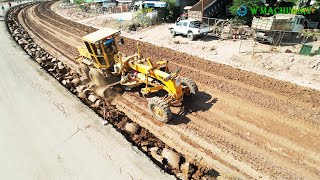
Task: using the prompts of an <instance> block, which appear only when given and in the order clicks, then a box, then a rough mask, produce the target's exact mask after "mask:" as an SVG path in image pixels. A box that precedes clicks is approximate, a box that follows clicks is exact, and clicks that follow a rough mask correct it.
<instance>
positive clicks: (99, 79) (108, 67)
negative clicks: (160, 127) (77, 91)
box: [76, 28, 198, 122]
mask: <svg viewBox="0 0 320 180" xmlns="http://www.w3.org/2000/svg"><path fill="white" fill-rule="evenodd" d="M119 34H120V32H119V31H115V30H112V29H108V28H103V29H100V30H98V31H96V32H94V33H91V34H88V35H86V36H84V37H83V38H82V39H83V41H84V45H83V46H81V47H78V50H79V53H80V55H79V56H78V57H77V58H76V59H77V61H78V62H79V71H80V74H81V76H82V79H90V81H91V83H93V84H94V85H95V86H96V87H101V88H103V89H107V88H109V87H110V86H113V85H115V84H121V85H122V87H124V88H125V89H131V88H133V87H137V86H140V87H142V88H141V92H142V94H143V95H150V94H152V95H155V94H156V93H157V92H159V91H162V92H166V95H164V96H162V97H152V98H150V99H149V100H148V108H149V110H150V112H151V113H152V115H154V116H155V117H156V118H157V119H158V120H160V121H162V122H167V121H169V120H170V119H171V117H172V112H171V110H170V106H178V105H181V102H182V100H183V97H184V96H190V95H193V94H196V93H197V91H198V87H197V85H196V83H194V82H193V81H192V80H191V79H188V78H185V77H180V76H179V75H178V74H179V72H180V69H177V70H175V71H172V72H171V71H170V70H169V67H168V61H166V60H160V61H158V62H156V63H155V62H152V61H151V59H150V58H142V55H141V48H140V46H139V44H138V43H137V53H136V54H134V55H131V56H125V55H123V54H122V53H121V52H119V51H118V48H117V44H118V43H117V42H116V40H117V39H118V38H117V36H119ZM120 43H121V44H123V43H124V42H123V39H120ZM111 79H112V80H111ZM115 79H116V80H115ZM104 87H106V88H104ZM98 95H99V96H103V95H105V93H100V94H98Z"/></svg>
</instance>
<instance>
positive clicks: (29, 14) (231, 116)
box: [19, 2, 320, 179]
mask: <svg viewBox="0 0 320 180" xmlns="http://www.w3.org/2000/svg"><path fill="white" fill-rule="evenodd" d="M51 5H52V2H46V3H41V4H39V5H34V6H30V7H27V8H25V9H24V10H22V11H21V12H20V14H19V20H20V22H23V23H22V24H23V26H24V27H25V28H26V29H27V30H28V31H29V32H30V33H31V34H32V35H33V36H34V38H35V40H36V41H37V42H39V43H40V44H41V46H42V48H44V49H45V50H47V51H48V52H50V53H51V54H54V55H60V57H64V62H66V63H68V64H71V65H73V66H76V62H74V60H73V58H71V56H74V55H76V54H77V49H76V45H78V44H80V43H81V42H80V37H82V36H84V35H86V34H87V33H90V32H93V31H95V30H96V29H95V28H93V27H88V26H85V25H82V24H78V23H76V22H73V21H70V20H67V19H65V18H63V17H61V16H59V15H57V14H56V13H54V12H53V11H52V10H51V9H50V6H51ZM71 32H72V34H71ZM125 42H126V44H125V45H124V46H120V50H121V51H122V52H123V53H125V54H128V55H129V54H133V53H134V52H135V51H136V43H137V41H136V40H134V39H130V38H125ZM140 44H142V50H143V52H142V53H143V54H144V57H151V58H152V59H154V60H155V59H167V60H170V63H171V66H170V68H171V69H175V68H177V67H182V69H183V70H182V73H181V75H182V76H186V77H189V78H191V79H193V80H194V81H196V82H197V84H198V86H199V88H200V92H199V94H198V95H197V96H196V97H195V98H194V99H192V100H188V101H186V102H185V103H184V107H183V108H182V109H175V108H174V109H173V111H174V112H176V113H175V114H174V117H173V120H172V121H170V122H169V123H168V124H162V123H159V122H158V121H156V120H155V119H154V118H152V117H151V116H150V115H149V113H148V112H147V111H146V110H145V109H146V101H145V100H144V99H143V98H142V97H139V95H138V93H135V92H126V93H124V94H123V95H121V96H118V97H117V98H116V99H115V100H114V101H113V103H114V104H115V105H116V107H117V108H118V109H119V110H121V111H123V112H125V113H126V115H127V116H128V117H129V118H130V119H132V121H134V122H136V123H137V124H139V125H140V126H142V127H144V128H146V129H147V130H148V131H150V132H151V133H152V134H153V135H155V137H157V138H159V139H160V140H161V141H162V142H164V143H165V144H166V145H168V146H170V147H171V148H173V149H175V150H176V151H177V152H179V153H181V154H183V155H185V157H186V158H187V159H189V160H190V161H191V162H192V163H194V164H198V165H201V166H202V167H203V166H204V167H207V169H211V168H212V169H215V170H217V171H218V172H219V173H220V175H221V176H223V177H224V178H227V177H235V176H236V177H242V178H254V179H258V178H259V179H260V178H263V179H266V178H272V179H279V178H286V179H297V178H301V179H317V177H319V176H320V168H319V167H320V166H319V165H320V159H319V157H320V154H319V149H320V144H319V142H318V139H319V137H320V133H319V131H318V129H319V126H320V121H319V120H320V113H319V112H320V106H319V105H320V92H319V91H317V90H314V89H309V88H305V87H301V86H297V85H295V84H291V83H288V82H284V81H280V80H276V79H272V78H269V77H266V76H263V75H259V74H255V73H251V72H247V71H243V70H241V69H237V68H234V67H231V66H227V65H223V64H218V63H215V62H211V61H207V60H204V59H201V58H199V57H196V56H192V55H189V54H186V53H182V52H177V51H173V50H171V49H168V48H165V47H159V46H155V45H153V44H150V43H146V42H140Z"/></svg>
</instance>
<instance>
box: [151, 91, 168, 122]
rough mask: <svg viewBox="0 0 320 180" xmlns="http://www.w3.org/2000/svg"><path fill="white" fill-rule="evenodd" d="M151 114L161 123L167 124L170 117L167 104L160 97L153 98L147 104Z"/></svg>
mask: <svg viewBox="0 0 320 180" xmlns="http://www.w3.org/2000/svg"><path fill="white" fill-rule="evenodd" d="M148 108H149V111H150V112H151V114H152V115H153V116H154V117H155V118H156V119H158V120H159V121H161V122H164V123H166V122H168V121H169V120H170V119H171V117H172V112H171V110H170V107H169V104H168V103H167V102H166V101H164V100H162V99H161V98H160V97H153V98H151V99H150V101H149V103H148Z"/></svg>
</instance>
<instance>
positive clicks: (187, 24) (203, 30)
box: [169, 19, 210, 41]
mask: <svg viewBox="0 0 320 180" xmlns="http://www.w3.org/2000/svg"><path fill="white" fill-rule="evenodd" d="M169 30H170V33H171V34H172V36H176V35H178V34H182V35H186V36H187V37H188V39H190V40H191V41H192V40H194V39H195V37H203V36H205V35H207V34H208V33H209V32H210V28H209V25H207V24H204V23H202V22H201V21H198V20H190V19H185V20H180V21H178V22H176V23H175V24H173V25H171V26H169Z"/></svg>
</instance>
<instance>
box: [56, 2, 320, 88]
mask: <svg viewBox="0 0 320 180" xmlns="http://www.w3.org/2000/svg"><path fill="white" fill-rule="evenodd" d="M52 8H53V10H54V11H55V12H57V13H58V14H60V15H62V16H64V17H67V18H68V17H69V19H72V20H74V21H77V22H79V23H83V24H86V25H91V26H94V27H97V28H102V27H109V28H113V29H121V26H122V24H123V23H125V22H127V21H130V17H131V18H132V13H130V12H129V13H113V14H106V15H98V16H91V17H90V15H83V16H78V15H75V13H74V12H77V7H75V6H72V7H68V8H61V7H60V6H59V3H55V5H54V6H53V7H52ZM119 20H121V21H119ZM169 25H170V24H166V23H164V24H161V25H157V26H153V27H148V28H145V29H143V30H140V31H136V32H132V31H131V32H128V31H127V32H123V33H122V35H123V36H125V37H129V38H132V39H137V40H140V41H143V42H148V43H151V44H154V45H157V46H162V47H166V48H169V49H173V50H176V51H180V52H184V53H187V54H191V55H194V56H198V57H201V58H204V59H207V60H210V61H214V62H218V63H222V64H227V65H230V66H233V67H236V68H239V69H243V70H246V71H251V72H255V73H258V74H262V75H266V76H269V77H272V78H275V79H280V80H284V81H289V82H292V83H295V84H298V85H302V86H306V87H311V88H315V89H320V55H316V56H303V55H299V54H298V52H299V51H300V49H301V47H302V45H295V46H282V47H276V48H271V46H269V45H266V44H261V43H255V42H254V41H253V40H252V39H249V40H219V39H217V38H214V37H204V38H202V39H197V40H195V41H190V40H188V39H187V38H186V37H183V36H176V37H175V38H173V37H172V36H171V34H170V31H169V30H168V26H169ZM313 44H314V47H313V51H315V50H317V49H318V48H319V45H320V43H319V42H315V43H313ZM288 50H290V53H286V51H287V52H288Z"/></svg>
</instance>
